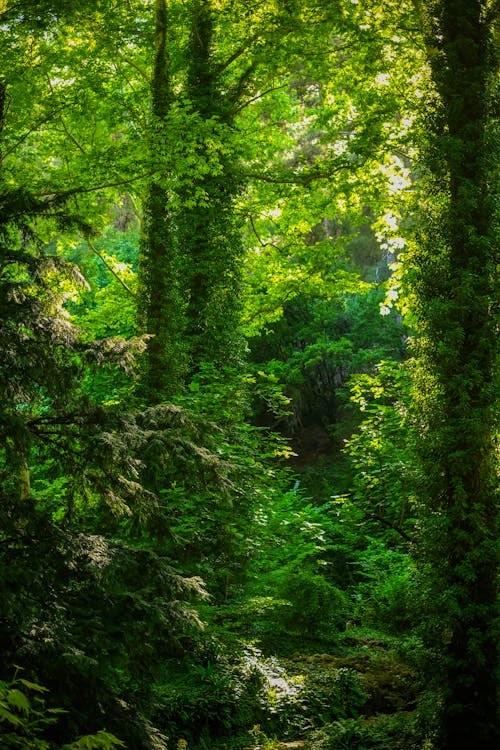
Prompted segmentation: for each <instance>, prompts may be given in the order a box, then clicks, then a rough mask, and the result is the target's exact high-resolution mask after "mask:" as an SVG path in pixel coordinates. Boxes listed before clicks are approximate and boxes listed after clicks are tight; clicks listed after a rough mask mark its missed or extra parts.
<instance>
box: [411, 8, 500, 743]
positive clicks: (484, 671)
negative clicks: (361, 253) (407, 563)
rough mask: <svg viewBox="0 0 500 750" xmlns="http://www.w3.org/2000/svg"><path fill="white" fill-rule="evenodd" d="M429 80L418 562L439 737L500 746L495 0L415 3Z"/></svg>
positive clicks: (417, 277)
mask: <svg viewBox="0 0 500 750" xmlns="http://www.w3.org/2000/svg"><path fill="white" fill-rule="evenodd" d="M416 5H417V9H418V11H419V14H420V19H421V23H422V26H423V32H424V38H425V41H426V47H427V58H428V63H429V68H430V77H431V81H432V83H429V91H428V95H427V117H426V120H425V133H424V134H422V140H423V143H424V144H425V145H424V148H423V151H424V154H425V166H426V175H425V179H424V182H423V184H422V187H421V190H420V196H421V199H420V211H421V214H422V218H421V219H420V222H419V223H421V224H422V223H423V228H422V229H421V231H420V232H419V234H418V236H417V243H416V248H415V250H414V252H413V253H412V255H411V257H410V259H409V267H408V270H407V278H408V280H409V282H410V284H411V288H412V292H413V309H414V311H415V312H416V313H417V316H418V321H419V329H420V337H419V339H418V341H417V344H416V347H415V349H416V354H417V356H418V369H417V374H416V379H415V382H414V389H413V398H414V402H415V404H416V407H417V420H418V424H419V426H420V449H419V452H420V458H421V462H422V467H423V476H424V477H425V486H423V487H422V488H421V496H422V498H423V500H424V502H425V523H424V527H423V530H422V534H421V555H422V557H421V562H422V565H423V569H424V572H425V573H426V574H427V585H428V590H427V601H428V602H430V603H431V605H430V606H428V609H427V612H426V619H427V622H426V625H427V628H428V632H427V636H428V638H429V639H430V643H431V646H432V647H433V648H434V649H435V651H436V653H437V659H438V661H437V665H438V666H437V668H436V671H435V674H434V676H435V677H436V676H437V679H438V683H439V685H440V688H441V690H442V706H441V711H440V717H439V741H438V743H439V745H438V746H439V747H440V748H454V747H462V748H471V750H472V748H475V749H477V750H479V749H480V750H493V748H494V747H497V743H498V736H497V729H496V727H497V725H496V711H495V708H496V703H495V695H496V689H497V682H496V677H497V674H496V664H497V659H496V647H497V641H498V636H497V633H496V632H495V616H496V615H495V611H496V610H495V592H496V575H497V563H498V560H497V557H496V553H495V535H496V504H495V501H496V493H495V476H494V459H495V452H494V437H493V436H494V413H495V411H494V410H495V401H496V398H497V395H498V388H495V376H496V367H495V363H496V355H497V349H496V335H497V320H496V318H495V306H494V300H495V286H494V270H495V267H494V264H495V259H494V248H495V240H494V228H495V226H494V222H495V214H494V210H495V204H494V193H495V184H494V182H493V179H494V177H493V164H494V161H493V154H494V153H495V140H494V134H493V120H492V111H491V106H492V104H491V94H492V87H493V76H494V74H495V70H496V66H495V59H494V56H493V48H492V34H493V30H494V21H495V14H494V3H490V2H485V1H484V0H434V1H433V2H429V3H420V2H417V3H416Z"/></svg>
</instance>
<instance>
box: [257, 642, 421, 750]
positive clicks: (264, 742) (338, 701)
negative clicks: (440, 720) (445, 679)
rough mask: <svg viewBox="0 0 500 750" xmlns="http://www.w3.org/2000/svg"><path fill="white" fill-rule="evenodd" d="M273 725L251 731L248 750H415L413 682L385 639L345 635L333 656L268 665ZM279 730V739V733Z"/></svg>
mask: <svg viewBox="0 0 500 750" xmlns="http://www.w3.org/2000/svg"><path fill="white" fill-rule="evenodd" d="M271 661H273V663H274V676H273V675H271V676H269V677H268V683H269V689H270V690H271V691H274V700H275V711H276V716H277V719H278V720H277V724H276V725H275V727H274V728H273V729H272V731H269V730H268V729H266V728H265V727H264V726H262V727H260V726H259V727H254V729H253V730H252V732H251V734H252V733H253V735H254V736H255V743H254V744H252V745H249V744H248V745H246V748H247V750H280V748H283V749H285V748H304V750H337V748H339V750H341V749H343V748H351V747H361V746H364V745H363V738H364V736H365V735H366V737H369V738H370V743H369V744H367V745H366V746H367V747H370V748H371V747H374V748H378V747H380V748H381V750H388V749H389V748H391V749H392V748H395V749H397V748H408V747H414V746H415V745H414V744H413V741H412V740H413V738H414V735H415V733H416V724H415V722H416V718H415V706H416V702H417V698H418V680H417V674H416V671H415V669H414V668H413V667H412V666H411V665H410V664H409V663H408V660H407V659H406V658H405V657H404V656H403V655H402V654H401V653H400V652H399V651H398V650H397V649H395V648H394V647H393V644H391V643H390V641H388V640H386V639H384V638H383V637H380V638H379V637H376V636H374V635H373V634H371V635H370V634H368V633H365V632H364V631H363V629H361V628H359V629H358V628H353V629H352V631H347V632H346V635H345V636H344V638H343V641H342V646H341V648H340V649H339V653H300V652H297V653H292V654H290V655H287V656H280V657H276V656H273V657H271ZM280 728H281V731H280Z"/></svg>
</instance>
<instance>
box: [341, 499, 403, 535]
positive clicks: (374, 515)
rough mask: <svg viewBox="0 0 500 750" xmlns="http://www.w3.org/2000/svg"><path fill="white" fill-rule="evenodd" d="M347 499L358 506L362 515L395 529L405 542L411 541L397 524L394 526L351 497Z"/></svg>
mask: <svg viewBox="0 0 500 750" xmlns="http://www.w3.org/2000/svg"><path fill="white" fill-rule="evenodd" d="M349 499H350V501H351V502H352V504H353V505H355V506H356V508H359V510H360V511H361V512H362V514H363V515H364V516H366V517H367V518H371V519H372V521H378V522H379V523H381V524H382V525H383V526H387V528H389V529H392V530H393V531H395V532H396V533H397V534H399V535H400V536H402V537H403V539H405V540H406V541H407V542H412V541H413V539H412V537H411V536H410V535H409V534H407V533H406V531H403V529H400V528H399V527H398V526H395V525H394V524H393V523H391V522H390V521H388V520H387V518H385V517H384V516H381V515H379V514H378V513H372V512H370V511H368V510H366V509H365V508H363V506H362V505H360V504H359V503H357V502H356V501H355V500H353V499H352V497H351V498H349Z"/></svg>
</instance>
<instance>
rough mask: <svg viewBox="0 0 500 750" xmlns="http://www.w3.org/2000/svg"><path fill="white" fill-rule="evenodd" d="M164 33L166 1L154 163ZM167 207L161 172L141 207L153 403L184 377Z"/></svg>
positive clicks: (167, 99) (166, 89)
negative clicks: (142, 209)
mask: <svg viewBox="0 0 500 750" xmlns="http://www.w3.org/2000/svg"><path fill="white" fill-rule="evenodd" d="M167 31H168V15H167V3H166V0H155V56H154V64H153V75H152V81H151V96H152V105H151V151H152V153H151V157H152V159H154V160H156V161H158V160H161V159H162V154H163V153H164V151H165V143H164V141H165V129H166V125H167V118H168V116H169V112H170V105H171V87H170V74H169V54H168V34H167ZM169 203H170V196H169V190H168V188H167V187H166V186H165V173H163V174H162V173H161V172H159V175H158V176H154V177H153V178H152V180H151V183H150V185H149V188H148V194H147V196H146V200H145V204H144V219H143V225H142V236H141V248H140V263H139V295H138V321H139V329H140V332H141V333H146V334H149V335H150V336H151V339H150V340H149V343H148V350H147V355H146V361H145V364H144V370H143V378H142V387H143V388H144V390H145V392H146V395H147V398H148V400H149V401H152V402H155V401H161V400H162V399H165V398H170V397H172V396H173V395H174V394H175V393H176V392H177V391H178V390H179V388H180V387H181V385H182V382H183V379H184V376H185V373H186V345H185V342H184V328H185V320H184V312H185V302H184V298H183V291H182V287H181V276H182V272H181V259H180V257H179V252H178V245H177V243H176V241H175V236H174V228H173V223H172V217H171V209H170V207H169Z"/></svg>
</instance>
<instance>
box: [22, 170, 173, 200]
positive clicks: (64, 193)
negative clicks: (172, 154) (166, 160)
mask: <svg viewBox="0 0 500 750" xmlns="http://www.w3.org/2000/svg"><path fill="white" fill-rule="evenodd" d="M161 171H162V170H161V169H151V170H150V171H149V172H144V174H139V175H135V176H134V177H127V178H124V179H122V180H116V181H115V182H104V183H102V184H101V185H93V186H92V187H83V186H79V187H74V188H71V190H47V191H46V192H43V193H35V196H40V197H44V198H46V197H47V196H68V197H71V196H72V195H76V194H78V195H80V194H82V193H94V192H96V191H97V190H105V189H106V188H113V187H120V185H130V184H131V183H133V182H137V181H138V180H143V179H145V178H146V177H152V176H153V175H155V174H158V173H159V172H161Z"/></svg>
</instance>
